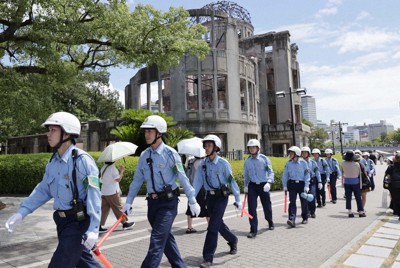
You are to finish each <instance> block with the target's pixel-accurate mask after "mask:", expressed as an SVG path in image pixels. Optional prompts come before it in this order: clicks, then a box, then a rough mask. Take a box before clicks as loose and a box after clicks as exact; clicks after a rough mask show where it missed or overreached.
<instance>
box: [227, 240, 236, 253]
mask: <svg viewBox="0 0 400 268" xmlns="http://www.w3.org/2000/svg"><path fill="white" fill-rule="evenodd" d="M228 245H229V247H230V248H231V249H230V250H229V254H232V255H235V254H236V253H237V241H236V242H234V243H231V242H229V243H228Z"/></svg>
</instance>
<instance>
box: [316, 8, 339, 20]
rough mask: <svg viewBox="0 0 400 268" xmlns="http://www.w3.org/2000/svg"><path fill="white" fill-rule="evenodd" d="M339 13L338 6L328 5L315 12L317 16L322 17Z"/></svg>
mask: <svg viewBox="0 0 400 268" xmlns="http://www.w3.org/2000/svg"><path fill="white" fill-rule="evenodd" d="M336 13H337V7H327V8H323V9H320V10H318V11H317V13H316V14H315V17H316V18H322V17H326V16H331V15H335V14H336Z"/></svg>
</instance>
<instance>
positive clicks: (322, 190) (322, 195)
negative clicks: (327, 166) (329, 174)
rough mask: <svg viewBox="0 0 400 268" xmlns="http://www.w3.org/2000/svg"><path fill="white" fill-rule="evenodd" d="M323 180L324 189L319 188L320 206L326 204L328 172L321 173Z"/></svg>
mask: <svg viewBox="0 0 400 268" xmlns="http://www.w3.org/2000/svg"><path fill="white" fill-rule="evenodd" d="M321 182H322V189H321V190H320V189H318V188H317V203H318V206H319V207H321V206H325V204H326V192H325V184H326V174H321ZM321 199H322V203H321Z"/></svg>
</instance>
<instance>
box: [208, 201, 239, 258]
mask: <svg viewBox="0 0 400 268" xmlns="http://www.w3.org/2000/svg"><path fill="white" fill-rule="evenodd" d="M206 202H207V209H208V215H209V217H210V221H209V223H208V228H207V235H206V241H205V242H204V247H203V259H204V261H207V262H211V263H212V262H213V259H214V254H215V250H216V249H217V243H218V233H220V234H221V235H222V237H223V238H224V239H225V240H226V241H228V242H229V243H236V242H237V240H238V238H237V237H236V236H235V235H234V234H233V233H232V232H231V230H229V228H228V226H226V224H225V223H224V220H223V219H222V218H223V216H224V213H225V209H226V206H227V205H228V197H227V196H215V195H210V194H208V193H207V200H206Z"/></svg>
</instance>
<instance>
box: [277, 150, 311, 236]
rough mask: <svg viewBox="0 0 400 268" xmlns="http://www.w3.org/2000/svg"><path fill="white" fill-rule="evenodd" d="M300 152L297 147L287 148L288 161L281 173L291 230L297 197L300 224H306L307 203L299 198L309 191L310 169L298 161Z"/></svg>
mask: <svg viewBox="0 0 400 268" xmlns="http://www.w3.org/2000/svg"><path fill="white" fill-rule="evenodd" d="M300 156H301V150H300V148H299V147H297V146H292V147H290V148H289V158H290V159H289V160H288V161H287V162H286V165H285V168H284V169H283V173H282V184H283V190H284V191H285V192H287V191H289V219H288V220H287V222H286V223H287V224H288V225H289V227H291V228H295V227H296V213H297V206H296V199H297V195H299V199H300V203H301V217H302V218H303V220H302V222H301V223H302V224H307V222H308V201H307V199H305V198H301V194H303V193H305V194H306V195H307V194H308V191H309V190H310V188H309V185H310V169H309V167H308V164H307V162H306V161H304V160H303V159H300Z"/></svg>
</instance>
